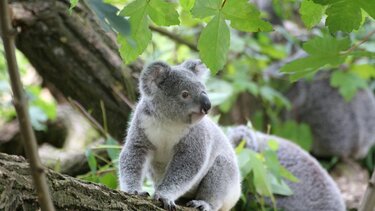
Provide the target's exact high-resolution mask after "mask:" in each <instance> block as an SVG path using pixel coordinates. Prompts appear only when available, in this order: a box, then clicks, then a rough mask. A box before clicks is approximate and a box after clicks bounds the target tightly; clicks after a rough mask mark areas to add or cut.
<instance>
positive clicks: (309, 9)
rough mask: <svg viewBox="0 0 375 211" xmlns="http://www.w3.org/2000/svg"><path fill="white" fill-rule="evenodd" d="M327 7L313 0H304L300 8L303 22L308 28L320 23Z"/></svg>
mask: <svg viewBox="0 0 375 211" xmlns="http://www.w3.org/2000/svg"><path fill="white" fill-rule="evenodd" d="M324 10H325V7H324V6H322V5H320V4H315V3H314V2H313V1H312V0H303V1H302V3H301V8H300V10H299V12H300V14H301V18H302V21H303V23H304V24H305V26H306V27H307V28H312V27H313V26H315V25H316V24H318V23H320V21H321V20H322V17H323V14H324Z"/></svg>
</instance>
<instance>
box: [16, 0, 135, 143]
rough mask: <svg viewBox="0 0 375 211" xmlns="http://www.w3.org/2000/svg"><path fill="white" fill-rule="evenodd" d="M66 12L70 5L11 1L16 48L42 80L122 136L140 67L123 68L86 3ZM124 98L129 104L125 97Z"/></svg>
mask: <svg viewBox="0 0 375 211" xmlns="http://www.w3.org/2000/svg"><path fill="white" fill-rule="evenodd" d="M80 2H81V4H80V5H79V6H77V7H76V8H75V9H74V11H73V13H72V14H71V15H70V14H69V13H68V7H69V1H64V0H28V1H26V0H11V1H10V9H11V11H12V14H13V17H12V23H13V25H14V27H16V28H17V29H18V34H17V37H16V45H17V48H18V49H19V50H20V51H22V53H23V54H24V55H25V56H26V57H27V58H28V59H29V61H30V63H31V64H32V65H33V66H34V67H35V69H36V70H37V72H38V73H39V74H40V75H41V76H42V78H43V80H45V81H46V82H48V83H50V84H53V85H54V86H55V87H56V88H57V89H58V90H60V91H61V93H62V94H63V95H64V96H65V97H68V98H72V99H73V100H75V101H77V102H79V103H80V104H81V105H82V106H83V107H84V108H85V109H86V110H87V111H89V112H90V113H91V115H92V116H93V117H94V118H95V119H96V120H97V121H98V122H99V123H100V124H102V125H104V120H103V111H102V110H103V109H102V108H101V106H100V102H101V101H102V102H103V104H104V109H105V112H106V116H107V117H106V118H107V119H106V121H107V126H108V132H109V133H110V134H111V135H112V136H113V137H115V138H116V139H118V140H122V139H123V138H124V134H125V129H126V122H127V120H128V118H129V114H130V112H131V107H130V106H129V103H127V102H126V101H127V100H128V101H130V102H134V101H135V98H136V96H135V95H136V94H135V93H136V91H135V90H136V88H135V87H136V82H137V77H138V75H139V72H140V69H141V67H142V64H141V62H140V61H137V62H135V63H133V64H131V65H128V66H126V65H124V64H123V61H122V59H121V58H120V56H119V53H118V47H117V45H116V42H115V39H116V38H115V36H114V34H113V33H111V32H105V31H103V30H102V28H101V27H100V25H99V23H98V21H97V19H96V17H95V16H94V15H93V14H92V12H91V10H90V9H89V8H88V6H87V5H85V3H84V1H80ZM123 96H126V98H127V99H126V100H124V97H123Z"/></svg>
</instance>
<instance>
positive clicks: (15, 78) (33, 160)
mask: <svg viewBox="0 0 375 211" xmlns="http://www.w3.org/2000/svg"><path fill="white" fill-rule="evenodd" d="M0 14H1V16H0V25H1V32H2V34H1V36H2V39H3V44H4V49H5V57H6V60H7V64H8V73H9V76H10V82H11V86H12V92H13V104H14V107H15V108H16V112H17V117H18V121H19V123H20V129H21V136H22V139H23V142H24V147H25V152H26V155H27V157H28V159H29V162H30V166H31V173H32V176H33V181H34V184H35V187H36V190H37V193H38V201H39V203H40V205H41V208H42V210H43V211H53V210H55V209H54V207H53V204H52V200H51V196H50V194H49V190H48V186H47V182H46V177H45V172H44V167H43V166H42V164H41V162H40V158H39V155H38V150H37V143H36V139H35V134H34V131H33V129H32V127H31V123H30V117H29V113H28V108H27V100H26V98H25V96H24V93H23V87H22V83H21V79H20V75H19V72H18V66H17V60H16V54H15V47H14V36H15V30H14V29H13V28H12V26H11V24H10V16H9V8H8V1H7V0H3V1H0Z"/></svg>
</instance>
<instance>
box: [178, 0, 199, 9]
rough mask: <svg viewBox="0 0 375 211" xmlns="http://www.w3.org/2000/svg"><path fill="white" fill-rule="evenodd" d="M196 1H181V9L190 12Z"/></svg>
mask: <svg viewBox="0 0 375 211" xmlns="http://www.w3.org/2000/svg"><path fill="white" fill-rule="evenodd" d="M194 3H195V0H180V4H181V7H182V8H183V9H184V10H187V11H190V10H191V9H192V8H193V6H194Z"/></svg>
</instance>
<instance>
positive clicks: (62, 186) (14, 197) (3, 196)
mask: <svg viewBox="0 0 375 211" xmlns="http://www.w3.org/2000/svg"><path fill="white" fill-rule="evenodd" d="M28 170H29V166H28V164H27V163H26V162H25V160H24V159H23V158H22V157H20V156H11V155H7V154H3V153H0V210H39V207H40V205H39V204H38V202H37V197H36V194H35V190H34V188H33V185H32V180H31V176H30V174H29V171H28ZM46 177H47V182H48V186H49V187H50V190H51V195H52V200H53V202H54V204H55V206H56V209H58V210H82V211H88V210H93V211H102V210H106V211H121V210H134V211H138V210H141V211H142V210H143V211H149V210H157V211H163V209H162V208H160V207H161V203H160V202H158V201H155V200H151V199H149V198H145V197H140V196H134V195H129V194H126V193H124V192H121V191H116V190H113V189H109V188H107V187H105V186H103V185H98V184H94V183H90V182H85V181H82V180H79V179H75V178H73V177H70V176H65V175H62V174H59V173H56V172H54V171H52V170H47V171H46ZM177 209H178V210H179V211H193V210H194V209H191V208H186V207H180V206H179V207H178V208H177Z"/></svg>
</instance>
